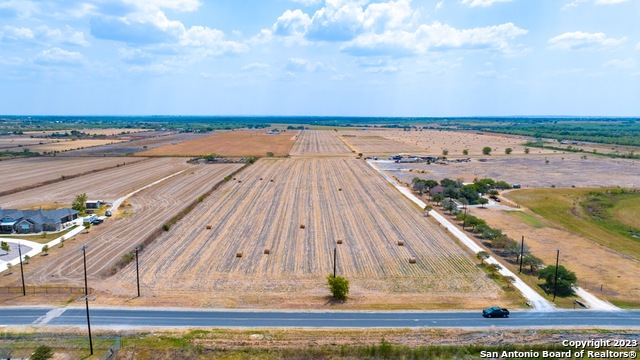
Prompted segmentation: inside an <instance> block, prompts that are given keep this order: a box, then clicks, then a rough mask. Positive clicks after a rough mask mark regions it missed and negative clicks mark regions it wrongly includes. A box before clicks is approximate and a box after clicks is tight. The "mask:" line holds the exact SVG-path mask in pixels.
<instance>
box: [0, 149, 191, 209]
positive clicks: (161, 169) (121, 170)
mask: <svg viewBox="0 0 640 360" xmlns="http://www.w3.org/2000/svg"><path fill="white" fill-rule="evenodd" d="M121 160H123V159H121ZM188 168H189V164H187V163H186V161H185V160H184V159H175V158H165V159H149V160H146V161H141V162H137V163H134V164H127V165H125V166H120V167H117V168H114V169H109V170H105V171H100V172H97V173H92V174H88V175H83V176H79V177H77V178H73V179H70V180H65V181H60V182H57V183H53V184H49V185H45V186H40V187H37V188H34V189H31V190H26V191H21V192H18V193H14V194H9V195H5V196H1V197H0V205H1V206H2V207H3V208H7V209H11V208H16V209H20V208H25V207H31V206H34V205H39V204H51V203H56V202H57V203H61V204H70V203H71V202H72V201H73V199H74V197H75V196H76V195H78V194H82V193H86V194H87V196H88V197H89V199H97V200H105V201H115V200H116V199H118V198H119V197H122V196H124V195H126V194H128V193H130V192H132V191H134V190H136V189H139V188H141V187H143V186H145V185H147V184H150V183H152V182H154V181H156V180H158V179H161V178H163V177H165V176H168V175H171V174H173V173H175V172H178V171H180V170H184V169H188Z"/></svg>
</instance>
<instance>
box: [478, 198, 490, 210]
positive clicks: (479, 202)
mask: <svg viewBox="0 0 640 360" xmlns="http://www.w3.org/2000/svg"><path fill="white" fill-rule="evenodd" d="M487 203H489V200H487V198H483V197H481V198H480V199H478V204H480V205H481V206H482V207H483V208H484V206H485V205H486V204H487Z"/></svg>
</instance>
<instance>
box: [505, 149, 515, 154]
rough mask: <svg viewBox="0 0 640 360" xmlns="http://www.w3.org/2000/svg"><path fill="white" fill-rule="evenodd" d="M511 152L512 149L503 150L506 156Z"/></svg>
mask: <svg viewBox="0 0 640 360" xmlns="http://www.w3.org/2000/svg"><path fill="white" fill-rule="evenodd" d="M512 152H513V149H512V148H506V149H504V153H505V154H507V155H509V154H511V153H512Z"/></svg>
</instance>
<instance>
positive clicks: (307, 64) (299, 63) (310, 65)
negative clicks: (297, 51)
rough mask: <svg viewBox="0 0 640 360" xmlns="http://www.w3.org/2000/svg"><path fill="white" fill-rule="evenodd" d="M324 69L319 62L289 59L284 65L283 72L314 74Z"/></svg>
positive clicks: (323, 65) (324, 66)
mask: <svg viewBox="0 0 640 360" xmlns="http://www.w3.org/2000/svg"><path fill="white" fill-rule="evenodd" d="M326 68H327V66H326V65H325V64H323V63H321V62H311V61H309V60H307V59H301V58H289V60H287V65H285V70H287V71H289V72H316V71H322V70H325V69H326Z"/></svg>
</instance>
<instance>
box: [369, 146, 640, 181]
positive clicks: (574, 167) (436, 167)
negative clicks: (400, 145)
mask: <svg viewBox="0 0 640 360" xmlns="http://www.w3.org/2000/svg"><path fill="white" fill-rule="evenodd" d="M581 156H582V155H581V154H576V153H568V154H553V155H546V156H545V155H534V154H529V155H510V156H501V157H493V156H490V157H489V156H487V157H483V158H471V161H470V162H461V163H453V162H452V163H449V164H448V165H440V164H430V165H428V164H425V163H422V164H418V163H416V164H395V163H379V164H378V165H379V166H380V167H382V168H383V169H384V170H387V171H388V172H389V173H391V174H393V175H394V176H395V177H397V178H398V179H399V180H400V181H402V182H403V183H411V180H412V179H413V178H415V177H419V178H424V179H433V180H437V181H440V180H442V179H444V178H450V179H459V178H461V179H463V180H464V181H466V182H471V181H473V179H474V178H476V177H477V178H492V179H496V180H504V181H506V182H508V183H510V184H521V185H522V186H523V187H527V188H538V187H551V186H556V187H562V188H570V187H572V186H576V187H601V186H621V187H639V186H640V176H638V172H639V171H640V170H639V166H640V161H638V160H630V159H610V158H606V157H602V156H592V155H588V156H587V159H581V158H580V157H581ZM481 159H482V161H481ZM546 160H549V163H546ZM409 170H412V171H409ZM421 171H425V173H424V174H423V173H421ZM613 174H615V175H613Z"/></svg>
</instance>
